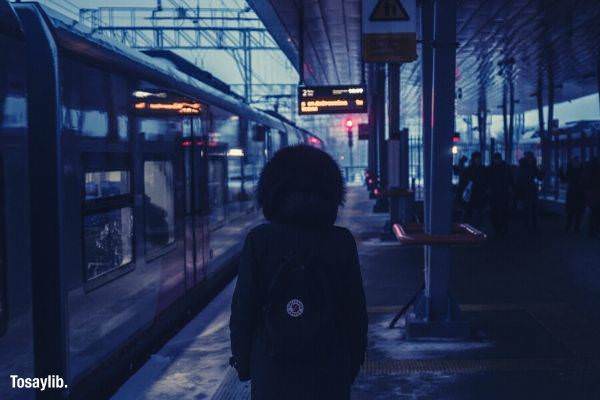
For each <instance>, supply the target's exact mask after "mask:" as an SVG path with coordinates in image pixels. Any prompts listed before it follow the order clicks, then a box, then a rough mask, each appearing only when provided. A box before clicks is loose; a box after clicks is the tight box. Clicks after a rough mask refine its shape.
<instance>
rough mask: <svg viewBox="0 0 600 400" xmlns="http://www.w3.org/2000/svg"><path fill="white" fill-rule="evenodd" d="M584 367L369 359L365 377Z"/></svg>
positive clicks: (576, 365)
mask: <svg viewBox="0 0 600 400" xmlns="http://www.w3.org/2000/svg"><path fill="white" fill-rule="evenodd" d="M582 368H583V365H582V363H581V362H579V361H577V360H574V359H562V358H560V359H543V358H541V359H519V358H515V359H480V360H469V359H464V360H440V359H437V360H434V359H432V360H368V359H367V361H365V364H364V365H363V368H362V371H361V373H362V374H365V375H396V374H411V373H423V372H424V373H427V372H441V373H449V374H457V373H474V372H484V371H486V372H487V371H509V372H511V371H575V370H580V369H582Z"/></svg>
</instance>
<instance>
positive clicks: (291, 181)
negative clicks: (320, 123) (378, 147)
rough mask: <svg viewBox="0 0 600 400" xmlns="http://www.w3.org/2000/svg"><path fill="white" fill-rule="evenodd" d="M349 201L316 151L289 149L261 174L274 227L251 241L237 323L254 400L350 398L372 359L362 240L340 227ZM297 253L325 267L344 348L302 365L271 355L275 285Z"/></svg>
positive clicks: (236, 301) (331, 166) (331, 165)
mask: <svg viewBox="0 0 600 400" xmlns="http://www.w3.org/2000/svg"><path fill="white" fill-rule="evenodd" d="M343 198H344V187H343V180H342V177H341V174H340V171H339V168H338V167H337V164H335V162H334V161H333V160H332V159H331V158H330V157H329V156H327V155H326V154H325V153H322V152H320V151H318V150H316V149H309V148H306V147H305V146H300V147H294V148H291V149H284V150H282V151H280V152H278V153H277V154H276V155H275V157H274V158H273V159H272V160H271V161H270V162H269V163H268V164H267V165H266V166H265V169H264V170H263V172H262V174H261V178H260V181H259V187H258V199H259V204H260V205H261V206H262V207H263V213H264V214H265V217H266V218H267V219H268V220H269V221H270V222H269V223H267V224H263V225H261V226H259V227H257V228H254V229H253V230H252V231H251V232H250V233H249V234H248V236H247V238H246V241H245V244H244V249H243V252H242V256H241V260H240V266H239V276H238V281H237V284H236V288H235V292H234V296H233V302H232V305H231V320H230V330H231V349H232V353H233V357H232V360H233V364H234V366H235V367H236V369H237V371H238V374H239V376H240V379H243V380H245V379H251V381H252V385H251V386H252V398H253V400H271V399H272V400H283V399H285V400H320V399H328V400H336V399H340V400H342V399H343V400H347V399H349V398H350V385H351V384H352V382H353V381H354V379H355V378H356V375H357V373H358V371H359V368H360V366H361V364H362V363H363V360H364V353H365V349H366V335H367V314H366V307H365V297H364V291H363V287H362V278H361V273H360V266H359V263H358V254H357V250H356V244H355V242H354V238H353V237H352V235H351V233H350V232H349V231H348V230H346V229H344V228H340V227H336V226H334V225H333V224H334V221H335V219H336V215H337V209H338V206H339V205H340V204H342V202H343ZM291 253H293V254H297V255H298V256H299V257H300V258H303V259H308V258H310V259H312V260H313V263H314V264H313V265H318V266H319V267H320V268H322V270H323V272H324V274H323V275H324V276H325V278H326V279H327V282H328V283H329V287H330V289H331V292H332V293H331V295H332V297H331V298H332V302H333V306H334V307H335V310H336V313H335V314H336V316H337V318H336V321H335V326H336V329H335V331H336V332H334V333H333V334H334V335H335V337H336V338H337V340H335V343H336V345H335V346H331V348H329V349H327V351H323V352H321V354H320V356H319V357H317V358H315V359H314V360H311V361H305V362H302V363H299V362H294V363H290V362H283V361H280V360H278V359H275V358H272V357H271V356H270V355H269V352H268V350H267V348H268V343H266V342H267V339H266V335H265V326H264V322H263V311H262V310H263V305H264V304H265V297H266V296H267V292H268V289H267V287H268V286H269V285H270V284H271V282H272V281H273V278H274V275H275V271H276V270H277V269H278V268H279V267H280V265H281V261H282V259H283V258H284V257H286V256H289V255H290V254H291ZM309 255H310V257H309ZM291 345H293V344H291Z"/></svg>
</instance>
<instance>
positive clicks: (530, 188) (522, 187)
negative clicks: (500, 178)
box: [516, 159, 543, 202]
mask: <svg viewBox="0 0 600 400" xmlns="http://www.w3.org/2000/svg"><path fill="white" fill-rule="evenodd" d="M542 178H543V173H542V172H541V171H540V169H539V168H538V167H537V165H535V164H532V163H530V162H527V160H525V159H521V160H520V161H519V167H518V169H517V176H516V191H517V197H518V198H519V200H521V201H524V202H531V201H535V200H537V196H538V186H537V182H536V179H542Z"/></svg>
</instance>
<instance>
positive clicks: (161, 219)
mask: <svg viewBox="0 0 600 400" xmlns="http://www.w3.org/2000/svg"><path fill="white" fill-rule="evenodd" d="M174 190H175V188H174V177H173V162H172V161H145V162H144V215H145V226H146V230H145V233H146V240H145V242H146V253H156V252H157V251H160V250H161V249H163V248H165V247H167V246H169V245H171V244H173V243H174V242H175V198H174Z"/></svg>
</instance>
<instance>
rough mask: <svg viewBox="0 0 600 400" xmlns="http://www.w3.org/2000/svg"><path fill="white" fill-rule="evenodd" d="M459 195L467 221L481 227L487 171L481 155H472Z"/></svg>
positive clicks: (460, 184) (460, 182) (463, 175)
mask: <svg viewBox="0 0 600 400" xmlns="http://www.w3.org/2000/svg"><path fill="white" fill-rule="evenodd" d="M458 193H459V195H460V196H461V198H462V201H463V203H464V207H465V221H466V222H468V223H470V224H473V225H475V226H477V227H481V224H482V222H483V213H484V210H485V205H486V171H485V167H484V166H483V164H482V160H481V153H479V152H474V153H473V154H471V162H470V163H469V166H468V167H467V168H466V169H465V170H464V172H463V174H462V176H461V179H460V181H459V185H458Z"/></svg>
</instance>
